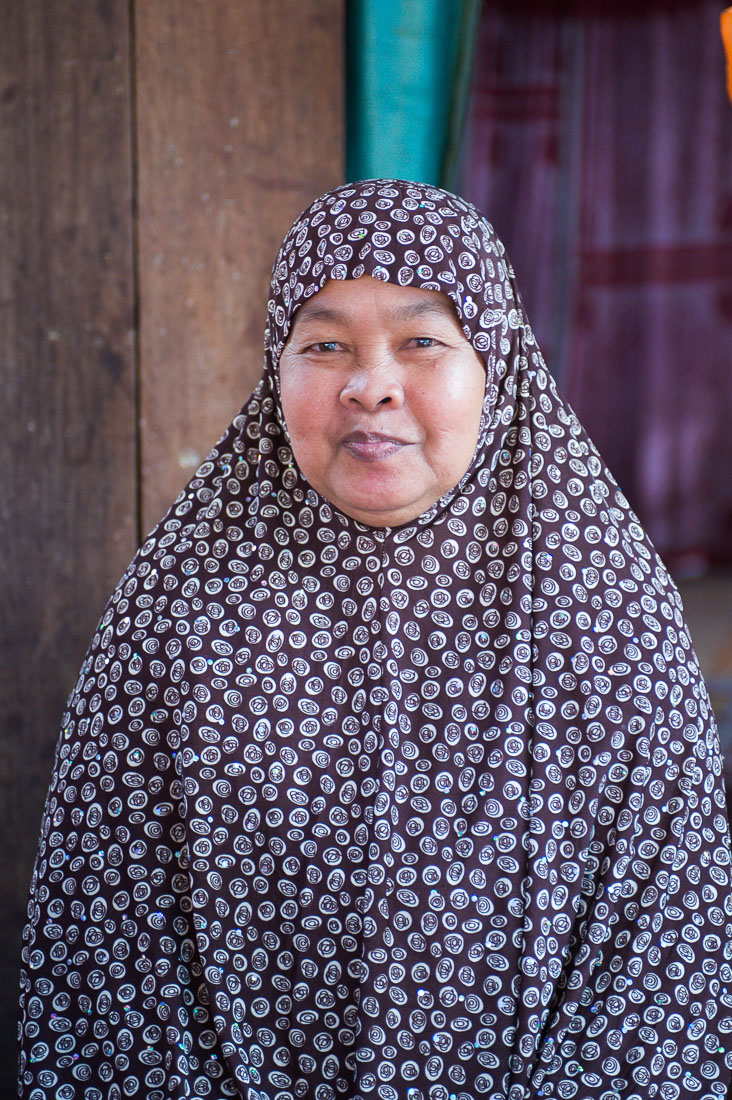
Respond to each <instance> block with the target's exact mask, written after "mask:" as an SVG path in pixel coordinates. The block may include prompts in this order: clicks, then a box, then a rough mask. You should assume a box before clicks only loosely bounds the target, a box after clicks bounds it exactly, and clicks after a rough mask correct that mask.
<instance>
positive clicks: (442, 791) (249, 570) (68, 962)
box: [20, 180, 732, 1100]
mask: <svg viewBox="0 0 732 1100" xmlns="http://www.w3.org/2000/svg"><path fill="white" fill-rule="evenodd" d="M355 278H377V279H383V280H388V281H392V282H395V283H398V284H402V285H407V284H409V285H412V286H417V287H421V288H424V289H428V290H437V291H441V292H442V293H444V294H447V295H448V296H449V297H450V298H451V299H452V301H453V302H454V303H455V307H456V309H457V312H458V316H459V318H460V321H461V323H462V325H463V329H464V332H465V334H466V336H467V338H468V339H469V340H470V341H471V343H472V344H473V346H474V347H475V348H476V350H477V351H478V352H479V353H480V355H481V356H482V357H483V359H484V362H485V366H486V390H485V400H484V408H483V420H482V425H481V432H480V438H479V442H478V446H477V449H476V452H475V456H474V458H473V461H472V463H471V465H470V467H469V469H468V471H467V473H466V474H465V476H464V477H463V479H462V480H461V481H460V483H459V484H458V485H456V486H455V487H454V488H453V489H452V490H451V491H450V492H449V493H448V494H447V495H446V496H445V497H443V498H442V499H441V500H439V501H438V502H437V503H436V504H435V505H434V506H433V507H432V508H430V509H429V511H428V512H426V513H425V514H424V515H422V516H420V517H419V518H418V519H417V520H415V521H414V522H413V523H410V524H407V525H405V526H402V527H398V528H392V529H389V528H369V527H364V526H362V525H360V524H359V523H357V522H356V521H354V520H353V519H351V518H349V517H348V516H346V515H344V514H342V513H340V512H339V511H337V510H336V509H335V508H334V507H333V506H332V505H331V504H329V502H328V501H327V500H325V499H323V498H322V497H320V496H319V495H318V494H317V493H316V492H315V491H314V490H313V489H312V488H311V487H310V486H309V485H308V484H307V483H306V482H305V481H304V479H303V477H302V475H301V474H300V472H299V470H298V468H297V465H296V463H295V461H294V459H293V456H292V453H291V450H290V448H289V446H288V440H287V433H286V428H285V425H284V423H283V419H282V415H281V410H280V404H279V396H278V393H279V390H278V375H277V370H278V361H279V357H280V354H281V351H282V348H283V345H284V342H285V340H286V339H287V334H288V331H289V328H290V325H291V323H292V319H293V316H294V314H295V312H296V310H297V308H298V306H299V305H300V304H301V303H302V302H303V301H304V300H305V299H307V298H308V297H310V296H311V295H312V294H315V293H317V292H318V290H319V289H320V288H321V287H322V286H323V284H324V283H325V281H326V280H327V279H355ZM728 867H729V842H728V829H727V820H726V815H725V806H724V797H723V787H722V778H721V767H720V756H719V746H718V740H717V734H716V730H715V725H714V719H713V716H712V713H711V710H710V707H709V701H708V698H707V694H706V690H705V688H704V684H703V682H702V678H701V675H700V671H699V667H698V663H697V660H696V656H695V654H694V651H693V649H692V647H691V643H690V641H689V636H688V633H687V631H686V628H685V626H684V621H683V617H682V610H681V604H680V601H679V597H678V594H677V592H676V589H675V588H674V585H673V583H672V582H671V580H670V578H669V576H668V574H667V572H666V570H665V569H664V567H663V564H662V563H661V562H660V561H659V559H658V557H657V556H656V554H655V552H654V551H653V548H652V547H651V546H650V544H649V542H648V540H647V538H646V536H645V534H644V532H643V530H642V528H641V527H640V524H639V522H638V520H637V518H636V516H635V515H634V514H633V513H632V511H631V510H630V508H629V506H628V503H627V501H626V500H625V498H624V497H623V494H622V493H621V492H620V490H619V489H618V486H617V485H616V483H615V482H614V480H613V478H612V476H611V475H610V474H609V472H608V471H607V469H606V468H605V466H604V464H603V462H602V460H601V459H600V457H599V456H598V454H597V452H596V450H595V449H594V447H593V445H592V443H591V441H590V440H589V439H588V438H587V435H586V434H585V432H584V431H583V429H582V427H581V425H580V424H579V423H578V421H577V419H576V417H575V416H574V414H573V412H572V411H571V409H569V408H568V407H567V406H566V404H565V403H564V402H563V401H562V400H561V398H560V397H559V396H558V395H557V392H556V390H555V388H554V384H553V382H552V380H551V378H550V376H549V375H548V374H547V372H546V369H545V366H544V363H543V361H542V358H541V354H540V352H539V349H538V347H537V345H536V343H535V341H534V338H533V335H532V333H531V330H530V328H529V326H528V323H527V321H526V318H525V315H524V312H523V309H522V306H521V303H520V299H519V296H518V291H517V289H516V286H515V282H514V277H513V272H512V270H511V268H510V266H509V264H508V261H507V259H506V256H505V253H504V250H503V247H502V245H501V243H500V242H499V241H498V240H497V238H496V237H495V235H494V233H493V230H492V228H491V227H490V225H489V224H488V223H487V222H486V220H485V219H484V218H483V217H482V216H481V215H480V214H479V213H478V212H477V211H476V210H475V209H474V208H473V207H472V206H470V205H469V204H468V203H466V202H465V201H464V200H462V199H460V198H458V197H456V196H454V195H450V194H448V193H446V192H444V191H441V190H438V189H436V188H432V187H426V186H422V185H418V184H414V183H408V182H404V181H398V180H369V181H365V182H362V183H358V184H351V185H346V186H344V187H340V188H337V189H336V190H335V191H332V192H330V193H329V194H327V195H324V196H323V197H322V198H320V199H318V200H317V201H316V202H315V203H313V205H312V206H311V207H310V208H309V209H308V210H306V211H305V212H304V213H303V214H302V216H301V217H300V218H299V219H298V220H297V222H296V223H295V225H294V226H293V227H292V229H291V230H290V232H289V233H288V235H287V237H286V238H285V241H284V243H283V246H282V249H281V251H280V254H279V256H278V258H277V261H276V263H275V267H274V273H273V279H272V291H271V296H270V301H269V306H268V320H267V336H266V354H265V366H264V376H263V378H262V381H261V383H260V385H259V386H258V388H257V390H256V391H255V393H254V394H253V396H252V398H251V399H250V401H249V402H248V403H247V405H246V406H245V407H244V409H243V410H242V412H241V413H240V414H239V416H237V418H236V419H235V420H234V422H233V424H232V425H231V427H230V428H229V430H228V431H227V432H226V434H225V435H224V436H223V438H222V439H221V441H220V442H219V444H218V445H217V446H216V447H215V448H214V450H213V451H212V452H211V454H210V456H209V457H208V459H207V461H206V462H205V463H204V464H203V466H202V467H201V468H200V469H199V470H198V472H197V474H196V476H195V477H194V478H193V480H192V481H191V482H190V484H189V485H188V487H187V488H186V489H185V490H184V492H183V493H182V494H181V496H180V497H179V499H178V500H177V501H176V502H175V504H174V505H173V507H172V508H171V510H170V512H169V513H168V515H167V516H166V517H165V519H164V520H163V521H162V522H161V524H160V525H159V527H158V528H157V529H156V530H155V531H154V532H153V534H152V535H151V536H150V538H149V539H148V540H147V541H146V543H145V544H144V545H143V546H142V548H141V549H140V551H139V553H138V554H137V556H136V557H135V559H134V561H133V562H132V564H131V565H130V568H129V569H128V571H127V573H126V574H125V576H124V577H123V578H122V580H121V582H120V584H119V586H118V588H117V590H116V591H115V593H114V595H113V596H112V598H111V600H110V603H109V604H108V606H107V608H106V610H105V612H104V615H103V618H102V620H101V623H100V625H99V629H98V631H97V633H96V634H95V636H94V638H93V640H92V643H91V646H90V649H89V652H88V655H87V657H86V660H85V662H84V666H83V668H82V672H81V675H80V677H79V680H78V682H77V684H76V686H75V688H74V691H73V693H72V695H71V697H70V700H69V704H68V710H67V713H66V715H65V717H64V723H63V730H62V734H61V738H60V741H59V747H58V754H57V759H56V765H55V770H54V776H53V780H52V784H51V788H50V791H49V795H48V803H47V807H46V814H45V817H44V822H43V829H42V838H41V846H40V851H39V855H38V861H37V865H36V870H35V874H34V878H33V887H32V898H31V903H30V908H29V914H30V919H29V923H28V926H27V929H26V933H25V947H24V952H23V962H24V966H23V976H22V987H23V993H22V1005H23V1022H22V1054H21V1070H20V1080H21V1093H20V1095H21V1096H23V1097H26V1098H28V1100H31V1098H32V1100H51V1098H52V1097H53V1098H54V1100H81V1098H83V1100H114V1098H121V1097H123V1096H135V1097H138V1098H140V1100H141V1098H143V1097H144V1098H145V1100H169V1098H171V1097H176V1098H177V1097H184V1096H185V1097H192V1096H200V1097H210V1098H211V1100H213V1098H214V1097H215V1098H217V1100H218V1098H220V1097H241V1098H246V1100H291V1098H295V1097H299V1098H313V1100H336V1098H339V1097H343V1098H348V1100H357V1098H358V1100H361V1098H363V1100H367V1098H368V1100H376V1098H378V1100H475V1098H477V1097H479V1096H486V1097H488V1098H490V1100H499V1098H500V1100H528V1098H532V1100H533V1098H534V1097H562V1098H565V1100H569V1098H573V1097H576V1098H577V1100H587V1098H590V1097H597V1098H599V1100H647V1098H652V1097H658V1098H659V1100H676V1098H677V1097H688V1096H694V1097H699V1098H707V1100H709V1098H712V1097H719V1098H721V1097H724V1096H725V1094H726V1090H727V1085H728V1083H729V1078H730V1069H729V1068H728V1067H729V1065H730V1064H731V1060H730V1054H728V1053H727V1044H728V1042H730V1032H731V1031H732V1013H731V1012H730V1004H731V1001H730V997H729V994H728V990H729V989H732V984H729V985H728V983H729V982H730V977H731V976H730V971H729V964H728V963H727V962H725V961H724V955H725V951H728V949H729V944H730V939H731V937H730V923H729V922H730V915H731V914H732V907H731V904H730V893H729V875H728Z"/></svg>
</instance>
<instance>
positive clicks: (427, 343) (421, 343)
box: [410, 336, 438, 348]
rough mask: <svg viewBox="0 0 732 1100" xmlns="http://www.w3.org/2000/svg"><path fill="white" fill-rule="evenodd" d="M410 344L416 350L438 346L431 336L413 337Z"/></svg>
mask: <svg viewBox="0 0 732 1100" xmlns="http://www.w3.org/2000/svg"><path fill="white" fill-rule="evenodd" d="M410 343H411V344H414V346H415V347H417V348H436V347H437V345H438V341H437V340H435V339H434V337H432V336H414V337H412V339H411V340H410Z"/></svg>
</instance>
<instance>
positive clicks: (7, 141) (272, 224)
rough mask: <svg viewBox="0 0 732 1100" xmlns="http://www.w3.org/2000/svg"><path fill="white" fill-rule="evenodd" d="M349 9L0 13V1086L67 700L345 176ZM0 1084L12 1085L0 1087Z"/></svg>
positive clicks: (7, 1068) (41, 3) (9, 1057)
mask: <svg viewBox="0 0 732 1100" xmlns="http://www.w3.org/2000/svg"><path fill="white" fill-rule="evenodd" d="M343 5H344V0H278V2H274V0H132V2H130V0H76V2H75V3H74V4H67V3H61V2H60V0H24V2H23V3H18V2H17V0H0V26H2V31H3V33H2V35H0V240H1V242H2V243H1V245H0V319H1V320H0V341H1V347H0V394H1V395H2V402H3V409H4V415H3V428H2V431H1V432H0V462H1V463H2V472H3V476H2V493H0V519H1V524H0V723H1V732H0V776H1V777H2V787H1V788H0V791H1V794H0V836H2V844H0V960H1V962H0V966H1V968H2V970H1V972H0V974H1V977H0V1021H1V1023H0V1059H1V1060H2V1061H1V1069H0V1094H2V1095H8V1096H10V1095H13V1094H14V1084H13V1081H14V1076H15V1042H14V1034H15V1016H16V1007H15V1006H16V999H17V998H16V987H17V969H18V956H19V943H20V930H21V927H22V923H23V919H24V910H25V904H26V897H27V891H28V882H29V879H30V874H31V869H32V861H33V857H34V852H35V847H36V840H37V835H38V826H39V821H40V814H41V809H42V803H43V797H44V794H45V790H46V786H47V784H48V779H49V775H50V769H51V762H52V756H53V749H54V745H55V742H56V736H57V730H58V722H59V718H60V715H61V712H62V709H63V704H64V699H65V697H66V694H67V693H68V691H69V690H70V688H71V685H72V683H73V681H74V679H75V677H76V674H77V671H78V667H79V664H80V661H81V659H82V656H83V654H84V650H85V648H86V645H87V642H88V640H89V637H90V636H91V633H92V630H93V627H94V625H95V622H96V619H97V617H98V615H99V612H100V610H101V608H102V606H103V604H104V601H105V599H106V597H107V596H108V594H109V592H110V591H111V588H112V587H113V585H114V583H115V582H116V580H117V578H118V576H119V574H120V573H121V571H122V570H123V569H124V567H125V566H126V564H127V562H128V561H129V559H130V557H131V556H132V554H133V552H134V550H135V547H136V545H137V543H138V541H139V540H140V538H141V536H142V535H144V533H145V532H146V531H147V529H149V528H150V527H151V526H152V525H153V523H155V522H156V521H157V519H158V518H159V516H160V515H161V513H162V512H163V511H164V510H165V508H166V507H167V505H168V504H169V502H170V500H171V499H172V498H173V496H174V495H175V494H176V493H177V492H178V490H179V489H180V488H181V487H182V486H183V484H184V483H185V482H186V481H187V480H188V478H189V476H190V475H191V473H192V471H193V469H194V468H195V466H196V465H197V463H198V461H199V460H200V459H201V458H202V457H203V455H204V454H205V453H206V451H207V450H208V448H209V447H210V445H211V444H212V443H213V442H215V440H216V438H217V436H218V435H219V434H220V432H221V431H222V430H223V429H224V428H225V427H226V425H227V423H228V422H229V421H230V420H231V418H232V415H233V414H234V413H235V412H236V411H237V410H238V408H239V407H240V406H241V405H242V404H243V403H244V401H245V399H246V397H247V395H248V393H249V390H250V389H251V387H252V385H253V384H254V382H255V380H256V378H257V376H258V374H259V371H260V366H261V356H262V350H261V349H262V333H263V327H264V310H265V301H266V288H267V283H268V279H269V271H270V267H271V264H272V260H273V258H274V253H275V251H276V248H277V245H278V243H279V240H280V238H281V237H282V235H283V233H284V231H285V230H286V229H287V226H288V225H289V223H290V222H291V220H292V219H293V218H294V217H295V215H296V214H297V213H298V212H299V210H300V209H302V207H303V206H304V205H305V204H306V203H307V202H308V201H309V200H310V199H311V198H313V197H314V196H315V195H316V194H318V193H319V192H320V191H323V190H325V189H326V188H327V187H329V186H332V185H333V184H335V183H337V182H339V181H340V180H341V178H342V171H343V126H342V113H343V102H342V101H343V94H342V73H343V18H344V13H343ZM3 1086H4V1087H3Z"/></svg>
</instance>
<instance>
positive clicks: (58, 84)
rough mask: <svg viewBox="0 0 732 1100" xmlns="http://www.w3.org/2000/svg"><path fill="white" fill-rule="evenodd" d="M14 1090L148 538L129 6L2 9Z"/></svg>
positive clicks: (1, 979)
mask: <svg viewBox="0 0 732 1100" xmlns="http://www.w3.org/2000/svg"><path fill="white" fill-rule="evenodd" d="M0 25H1V26H2V35H0V234H1V236H2V248H0V363H1V364H2V365H1V366H0V399H2V402H3V406H4V409H5V414H4V416H3V430H2V432H1V433H0V462H1V463H2V470H3V490H2V494H0V646H1V648H2V659H1V660H0V723H1V730H2V732H1V735H0V775H2V791H3V797H2V803H1V806H0V833H1V835H2V837H3V843H2V845H0V943H1V946H0V968H1V969H0V1020H1V1021H2V1027H1V1028H0V1048H1V1049H0V1059H1V1060H2V1067H1V1069H0V1095H3V1096H12V1095H15V1085H14V1081H15V1061H16V1058H15V1028H16V1023H15V1021H16V1018H17V1011H16V1005H17V971H18V964H19V953H20V931H21V928H22V924H23V920H24V913H25V907H26V899H27V895H28V886H29V882H30V877H31V872H32V866H33V859H34V856H35V850H36V846H37V839H38V829H39V825H40V817H41V810H42V804H43V798H44V796H45V792H46V788H47V786H48V781H49V777H50V773H51V762H52V757H53V749H54V745H55V743H56V739H57V735H58V728H59V720H60V717H61V714H62V711H63V706H64V701H65V698H66V696H67V694H68V692H69V690H70V688H71V686H72V684H73V683H74V681H75V679H76V676H77V673H78V669H79V665H80V663H81V659H82V657H83V655H84V651H85V649H86V646H87V644H88V641H89V637H90V635H91V633H92V630H93V628H94V625H95V623H96V621H97V619H98V616H99V614H100V612H101V610H102V607H103V605H104V602H105V601H106V599H107V597H108V595H109V593H110V591H111V588H112V586H113V584H114V583H115V581H116V580H117V578H118V576H119V574H120V573H121V571H122V569H123V568H124V567H125V565H126V564H127V562H128V561H129V558H130V557H131V554H132V552H133V550H134V544H135V425H134V415H133V393H134V387H133V350H134V349H133V344H132V340H131V336H132V333H131V325H132V262H131V242H132V221H131V211H132V204H131V172H130V130H129V79H128V77H129V41H128V4H127V0H105V2H104V3H99V2H92V0H78V2H77V3H75V4H48V3H43V2H41V0H27V2H24V3H18V2H17V0H3V2H2V3H1V4H0Z"/></svg>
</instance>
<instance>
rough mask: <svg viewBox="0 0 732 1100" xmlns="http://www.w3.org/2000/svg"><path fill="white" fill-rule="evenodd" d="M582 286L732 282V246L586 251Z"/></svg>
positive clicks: (696, 245)
mask: <svg viewBox="0 0 732 1100" xmlns="http://www.w3.org/2000/svg"><path fill="white" fill-rule="evenodd" d="M580 267H581V272H582V274H581V282H584V283H586V284H587V283H589V284H591V285H593V286H627V285H633V284H638V283H691V282H700V281H702V280H706V279H730V280H732V242H730V243H719V244H718V243H710V244H673V245H644V246H640V247H636V248H608V249H592V250H587V251H583V252H582V254H581V257H580Z"/></svg>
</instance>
